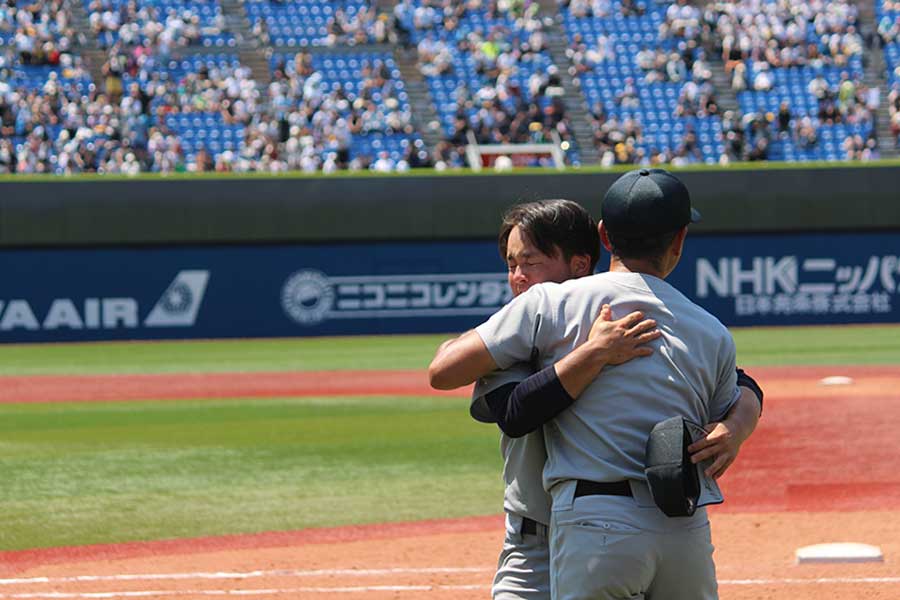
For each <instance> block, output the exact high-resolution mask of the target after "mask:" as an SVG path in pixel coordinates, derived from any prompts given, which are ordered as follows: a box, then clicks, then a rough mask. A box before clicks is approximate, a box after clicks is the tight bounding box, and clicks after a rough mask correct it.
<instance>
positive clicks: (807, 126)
mask: <svg viewBox="0 0 900 600" xmlns="http://www.w3.org/2000/svg"><path fill="white" fill-rule="evenodd" d="M817 129H818V128H817V127H816V124H815V123H814V122H813V120H812V119H810V118H809V117H808V116H804V117H801V118H800V119H798V120H797V126H796V128H795V130H794V140H795V142H796V144H797V146H799V147H800V148H803V149H804V150H805V149H809V148H813V147H815V146H816V144H818V143H819V134H818V131H817Z"/></svg>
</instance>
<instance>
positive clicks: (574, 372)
mask: <svg viewBox="0 0 900 600" xmlns="http://www.w3.org/2000/svg"><path fill="white" fill-rule="evenodd" d="M660 335H661V333H660V331H659V330H658V329H656V322H655V321H653V320H652V319H647V320H644V315H643V313H640V312H633V313H630V314H629V315H627V316H625V317H623V318H621V319H618V320H616V321H613V320H612V312H611V311H610V308H609V305H604V306H603V308H602V309H601V311H600V316H598V317H597V319H596V321H594V324H593V326H592V327H591V332H590V334H589V335H588V339H587V340H586V341H585V342H584V343H583V344H581V345H580V346H578V347H577V348H575V349H574V350H573V351H572V352H570V353H569V354H568V355H566V356H565V357H563V358H562V359H560V360H559V361H557V362H556V364H554V365H551V366H549V367H547V368H546V369H543V370H541V371H538V372H537V373H535V374H534V375H532V376H530V377H528V378H527V379H525V380H524V381H522V382H521V383H519V384H514V383H511V384H507V385H505V386H503V387H501V388H499V389H497V390H495V391H493V392H491V393H490V394H488V395H487V396H486V398H485V399H486V401H487V404H488V406H489V407H490V410H491V414H492V415H493V416H494V419H495V420H496V422H497V424H498V425H499V426H500V429H502V430H503V432H504V433H506V434H507V435H509V436H510V437H521V436H523V435H526V434H528V433H531V432H532V431H534V430H535V429H537V428H538V427H540V426H542V425H543V424H544V423H547V422H548V421H550V420H551V419H553V418H554V417H556V415H558V414H559V413H561V412H562V411H564V410H565V409H566V408H568V407H569V406H571V405H572V403H573V402H575V399H576V398H578V396H580V395H581V393H582V392H583V391H584V390H585V389H586V388H587V387H588V386H589V385H590V384H591V382H593V381H594V379H596V378H597V377H598V376H599V375H600V372H601V371H602V370H603V368H604V367H605V366H606V365H616V364H621V363H624V362H627V361H629V360H631V359H632V358H636V357H639V356H648V355H650V354H652V353H653V349H652V348H651V347H649V346H647V345H646V344H647V343H648V342H651V341H653V340H655V339H657V338H658V337H659V336H660Z"/></svg>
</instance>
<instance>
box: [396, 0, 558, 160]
mask: <svg viewBox="0 0 900 600" xmlns="http://www.w3.org/2000/svg"><path fill="white" fill-rule="evenodd" d="M538 11H539V5H538V3H537V2H535V1H533V0H489V1H482V0H467V1H455V2H454V1H451V0H422V1H421V2H420V3H419V4H418V5H416V4H414V3H413V2H412V0H402V1H401V2H400V3H398V5H397V8H396V10H395V17H396V18H397V21H398V22H399V23H408V24H411V28H412V30H413V31H414V32H415V34H414V35H415V36H416V37H417V38H418V39H419V41H418V43H417V45H416V51H417V56H418V65H419V69H420V71H421V72H422V74H423V75H425V76H426V77H428V78H437V79H441V78H445V79H451V80H454V81H458V82H459V86H458V87H457V88H456V89H455V91H454V93H453V103H452V104H453V107H452V123H451V126H450V127H449V128H448V130H447V131H445V134H446V135H445V139H444V141H445V142H446V143H445V144H442V145H441V147H440V148H439V149H437V152H436V154H437V155H438V162H437V164H438V165H440V166H461V165H462V162H463V161H462V156H463V147H464V146H465V145H466V144H468V143H469V141H470V137H474V139H475V140H476V141H477V142H478V143H481V144H490V143H544V142H548V141H551V140H554V139H559V140H561V141H564V142H565V141H568V142H570V143H571V142H572V141H573V139H574V138H573V135H572V133H571V125H570V123H569V118H568V115H567V113H566V107H565V103H564V101H563V96H564V93H565V92H564V88H563V85H562V80H561V74H560V72H559V68H558V67H557V66H556V65H554V64H552V62H551V61H550V59H549V56H548V55H546V50H547V39H546V32H545V23H544V21H543V19H542V18H541V15H540V14H539V12H538ZM472 13H476V15H475V16H477V17H478V18H479V21H476V22H473V21H471V20H469V17H470V15H471V14H472ZM475 23H478V24H475Z"/></svg>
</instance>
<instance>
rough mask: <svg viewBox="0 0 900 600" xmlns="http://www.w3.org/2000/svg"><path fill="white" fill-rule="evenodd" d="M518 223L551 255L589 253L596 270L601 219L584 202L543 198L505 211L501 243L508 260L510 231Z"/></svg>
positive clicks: (592, 268) (499, 243) (586, 254)
mask: <svg viewBox="0 0 900 600" xmlns="http://www.w3.org/2000/svg"><path fill="white" fill-rule="evenodd" d="M514 227H518V228H519V229H520V230H521V231H522V234H523V235H524V236H525V237H526V238H527V239H528V240H529V241H530V242H531V243H532V244H534V246H535V247H536V248H537V249H538V250H540V251H541V252H543V253H544V254H546V255H547V256H550V257H555V256H557V254H558V253H559V252H562V255H563V258H565V259H566V260H569V259H571V258H572V257H573V256H589V257H590V259H591V269H590V271H591V272H593V271H594V268H595V267H596V266H597V261H598V260H600V234H599V233H598V232H597V223H596V222H595V221H594V218H593V217H591V215H590V213H589V212H588V211H587V210H585V208H584V207H583V206H581V205H580V204H578V203H577V202H573V201H571V200H541V201H538V202H526V203H524V204H517V205H515V206H513V207H511V208H510V209H509V210H507V211H506V214H504V215H503V223H502V225H501V227H500V237H499V239H498V245H499V248H500V256H501V258H503V260H504V261H505V260H506V246H507V244H508V242H509V234H510V233H511V232H512V230H513V228H514Z"/></svg>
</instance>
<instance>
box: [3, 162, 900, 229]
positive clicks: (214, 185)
mask: <svg viewBox="0 0 900 600" xmlns="http://www.w3.org/2000/svg"><path fill="white" fill-rule="evenodd" d="M618 175H619V173H618V172H608V171H590V172H567V173H565V174H556V173H550V174H547V173H546V172H544V173H526V174H511V175H444V176H438V175H431V176H420V175H407V176H357V177H353V176H347V177H344V176H341V177H323V176H319V177H298V178H289V177H262V178H235V177H231V178H224V179H222V178H210V177H201V178H190V179H165V178H159V177H153V178H141V179H136V180H123V179H121V178H119V179H102V178H101V179H97V178H94V179H82V178H79V179H74V180H65V179H63V178H55V179H51V180H47V179H42V180H39V181H20V180H17V179H5V180H3V181H2V182H0V246H4V247H34V246H98V245H122V244H127V245H134V244H173V243H178V244H213V243H221V244H230V243H293V242H304V243H306V242H330V241H360V240H390V241H396V240H435V239H441V240H455V239H492V238H493V237H494V235H495V233H496V229H497V224H498V222H499V219H500V214H501V213H502V211H503V210H504V209H505V208H506V207H508V206H509V205H511V204H514V203H516V202H520V201H526V200H535V199H540V198H559V197H563V198H570V199H573V200H576V201H578V202H581V203H582V204H583V205H584V206H586V207H588V208H589V209H590V210H591V211H592V212H593V213H594V215H595V216H598V217H599V200H600V197H601V196H602V194H603V192H604V191H605V190H606V189H607V188H608V187H609V184H610V183H612V181H613V180H614V179H615V178H616V177H617V176H618ZM679 176H680V177H682V178H683V179H684V181H685V182H686V183H687V185H688V187H689V189H690V190H691V195H692V196H693V199H694V204H695V205H696V206H697V207H698V208H699V209H700V211H701V212H702V213H703V215H704V221H703V223H701V224H699V225H697V226H696V227H695V228H694V230H695V231H697V232H701V233H702V232H706V233H732V232H772V231H782V232H787V231H789V232H796V231H835V230H841V231H848V230H872V229H875V230H884V229H894V230H900V201H898V190H900V166H879V167H846V166H844V167H835V166H831V167H829V168H804V169H784V168H776V167H769V168H762V169H757V170H751V169H747V168H745V167H741V168H739V169H738V168H735V169H716V170H698V171H693V170H692V171H682V172H679Z"/></svg>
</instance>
